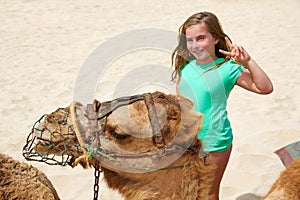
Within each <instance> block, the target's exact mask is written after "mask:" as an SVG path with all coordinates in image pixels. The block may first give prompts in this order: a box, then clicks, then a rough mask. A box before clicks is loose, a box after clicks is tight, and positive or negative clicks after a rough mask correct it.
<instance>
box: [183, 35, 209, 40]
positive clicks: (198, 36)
mask: <svg viewBox="0 0 300 200" xmlns="http://www.w3.org/2000/svg"><path fill="white" fill-rule="evenodd" d="M185 37H186V39H193V38H191V37H188V36H185ZM200 37H206V35H205V34H199V35H197V36H196V39H198V38H200Z"/></svg>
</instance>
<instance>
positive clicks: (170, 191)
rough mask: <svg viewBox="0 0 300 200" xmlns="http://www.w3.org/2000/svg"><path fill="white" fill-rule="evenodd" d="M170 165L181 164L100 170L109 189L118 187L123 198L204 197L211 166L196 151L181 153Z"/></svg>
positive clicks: (208, 185) (209, 182)
mask: <svg viewBox="0 0 300 200" xmlns="http://www.w3.org/2000/svg"><path fill="white" fill-rule="evenodd" d="M173 166H183V167H182V168H173V169H166V170H157V171H151V172H145V173H127V172H115V171H111V170H108V169H103V171H104V179H105V180H106V182H107V184H108V186H109V187H110V188H113V189H117V190H119V192H120V193H121V194H122V195H124V196H125V197H126V199H141V198H140V197H139V195H140V194H141V193H143V198H142V199H151V198H153V195H155V197H157V199H159V198H160V199H176V198H177V199H197V198H195V197H199V196H202V195H203V199H205V198H204V197H205V196H207V193H208V189H209V187H210V184H211V181H212V177H213V167H212V166H210V165H209V166H206V165H205V164H204V161H203V160H202V159H200V158H199V157H198V154H196V153H193V154H191V153H185V154H184V155H183V156H182V157H180V158H179V159H177V160H176V161H175V162H174V163H172V165H170V166H169V167H170V168H171V167H173ZM191 188H192V189H191ZM178 191H180V192H179V193H178ZM175 194H176V196H174V195H175ZM199 199H202V198H199Z"/></svg>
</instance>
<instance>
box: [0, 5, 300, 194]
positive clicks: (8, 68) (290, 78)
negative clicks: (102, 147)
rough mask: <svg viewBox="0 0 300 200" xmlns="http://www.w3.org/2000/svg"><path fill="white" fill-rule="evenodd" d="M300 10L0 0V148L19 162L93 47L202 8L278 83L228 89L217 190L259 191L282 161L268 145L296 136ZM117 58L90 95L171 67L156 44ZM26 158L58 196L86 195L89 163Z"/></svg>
mask: <svg viewBox="0 0 300 200" xmlns="http://www.w3.org/2000/svg"><path fill="white" fill-rule="evenodd" d="M299 9H300V2H299V1H298V0H286V1H279V0H261V1H258V0H249V1H244V0H228V1H221V0H210V1H199V0H198V1H196V0H186V1H178V0H173V1H158V0H151V1H150V0H149V1H147V0H130V1H129V0H124V1H117V0H110V1H92V0H88V1H86V0H72V1H71V0H65V1H58V0H43V1H38V0H10V1H5V0H1V1H0V20H1V26H0V29H1V31H0V43H1V45H0V116H1V122H0V151H1V152H2V153H6V154H8V155H10V156H13V157H14V158H15V159H18V160H21V161H25V160H24V158H23V157H22V155H21V152H22V147H23V145H24V144H25V140H26V137H27V135H28V134H29V132H30V130H31V127H32V125H33V123H34V122H35V121H36V120H37V119H38V118H39V117H40V116H41V115H43V114H44V113H49V112H52V111H54V110H55V109H56V108H58V107H63V106H66V105H68V104H69V103H70V102H71V101H72V100H73V99H74V94H75V93H76V84H77V83H78V76H79V74H80V72H81V69H82V66H84V64H85V63H86V60H88V59H87V58H88V57H89V56H90V55H91V54H92V52H94V51H95V50H96V48H97V47H99V46H101V45H103V44H104V43H105V42H111V41H112V40H114V38H115V37H116V36H118V35H120V34H122V33H126V32H128V31H132V30H136V29H145V28H153V27H155V28H157V29H160V30H170V31H175V32H176V31H177V30H178V27H179V26H180V25H181V24H182V23H183V21H184V20H185V19H186V18H187V17H188V16H190V15H191V14H193V13H195V12H198V11H205V10H206V11H212V12H214V13H215V14H216V15H217V16H218V17H219V19H220V21H221V22H222V25H223V28H224V30H225V32H226V33H227V34H228V35H229V36H230V37H231V39H232V40H233V41H234V43H238V44H241V45H243V46H244V47H245V48H246V49H247V50H248V52H249V53H250V54H251V55H252V57H253V58H255V60H256V61H257V62H258V63H259V64H260V65H261V66H262V67H263V68H264V70H265V71H266V72H267V73H268V74H269V76H270V77H271V79H272V81H273V83H274V87H275V90H274V92H273V93H272V94H271V95H268V96H259V95H256V94H251V93H249V92H247V91H245V90H243V89H241V88H238V87H236V88H235V89H234V91H233V92H232V95H231V97H230V99H229V106H228V110H229V114H230V119H231V122H232V127H233V129H234V150H233V153H232V157H231V160H230V162H229V164H228V169H227V171H226V173H225V176H224V181H223V182H222V188H221V199H222V200H232V199H235V198H236V197H237V196H239V195H241V194H243V193H248V192H250V193H256V194H265V193H266V192H267V191H268V189H269V188H270V185H271V184H272V183H273V182H274V181H275V179H276V178H277V177H278V175H279V173H280V171H282V170H283V169H284V167H283V165H282V163H281V162H280V160H279V158H278V157H277V156H276V155H275V154H274V153H273V152H274V150H276V149H278V148H280V147H282V146H284V145H287V144H289V143H292V142H294V141H297V140H299V139H300V105H299V99H300V86H299V85H300V80H299V77H300V69H299V67H300V59H299V54H300V49H299V44H300V23H299V21H298V20H299V18H300V12H299ZM144 33H145V32H143V34H144ZM131 39H132V38H131ZM144 40H145V41H142V43H143V42H146V41H147V40H149V38H147V37H145V38H144ZM170 40H174V41H175V40H176V38H170ZM133 41H134V39H133ZM124 42H125V41H119V43H117V44H114V45H115V46H114V45H112V46H111V48H108V53H110V55H113V52H114V48H115V49H116V50H118V49H119V48H120V46H123V45H124ZM109 44H110V43H109ZM125 46H126V45H125ZM150 47H151V46H150ZM128 48H131V47H128ZM131 50H132V49H131ZM135 50H136V49H135ZM114 59H115V60H113V62H111V63H110V66H109V68H108V70H106V71H105V73H104V74H101V78H102V79H101V81H100V82H99V83H97V84H98V85H97V86H96V89H95V90H93V91H94V96H95V97H96V98H97V99H100V100H104V99H109V98H111V97H112V96H113V95H112V91H115V90H118V88H117V87H118V82H119V81H120V80H122V78H124V77H126V76H127V75H128V74H130V73H131V72H134V69H136V68H137V67H141V66H143V65H150V64H155V65H161V66H165V67H169V66H170V52H167V51H163V50H161V49H160V50H159V49H154V48H150V49H139V50H136V51H134V52H127V53H126V54H122V55H119V56H118V55H116V57H115V58H114ZM143 78H144V77H141V79H140V80H139V81H138V83H139V84H141V83H142V82H143ZM83 81H85V80H83ZM126 81H127V82H126V84H129V85H130V83H131V82H130V81H128V80H126ZM134 81H136V80H132V84H133V85H134V83H133V82H134ZM135 87H136V86H135ZM156 89H164V87H163V86H162V85H160V86H157V85H155V79H154V83H153V85H152V86H151V84H150V85H148V86H147V87H143V89H140V88H135V92H140V91H142V90H148V91H153V90H156ZM30 163H31V164H32V165H34V166H36V167H38V168H39V169H41V170H43V171H44V172H45V173H46V174H47V175H48V177H49V178H50V180H51V181H52V183H53V184H54V186H55V187H56V189H57V191H58V193H59V196H60V197H61V199H63V200H71V199H92V196H93V181H94V180H93V179H94V177H93V170H83V169H81V168H76V169H71V168H70V167H60V166H57V167H53V166H47V165H46V164H44V163H35V162H30ZM100 190H101V191H100V193H101V194H100V198H101V199H103V200H108V199H121V198H120V197H118V195H117V193H116V192H114V191H111V190H109V189H107V188H106V187H105V185H104V184H103V183H101V189H100Z"/></svg>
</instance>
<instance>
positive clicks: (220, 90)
mask: <svg viewBox="0 0 300 200" xmlns="http://www.w3.org/2000/svg"><path fill="white" fill-rule="evenodd" d="M223 61H224V58H218V59H217V60H215V61H214V62H212V63H209V64H204V65H202V64H198V63H196V60H192V61H190V62H189V63H188V64H186V65H185V66H184V67H183V69H182V70H181V74H180V83H179V90H180V93H181V94H182V95H184V96H187V97H189V98H190V99H192V100H193V101H194V109H195V110H197V111H199V112H201V113H202V114H204V119H203V124H202V127H201V130H200V132H199V133H198V139H201V140H202V141H203V142H204V150H205V151H208V152H221V151H225V150H226V149H228V148H229V147H230V145H231V143H232V139H233V136H232V129H231V126H230V122H229V119H228V115H227V110H226V106H227V99H228V97H229V94H230V91H231V90H232V89H233V87H234V85H235V83H236V80H237V78H238V77H239V75H240V74H241V72H242V69H243V67H242V66H240V65H238V64H237V63H235V62H234V61H233V60H229V61H226V62H225V63H223V64H222V65H221V66H219V67H217V68H213V69H210V70H207V69H209V68H210V67H212V66H214V65H216V64H219V63H221V62H223Z"/></svg>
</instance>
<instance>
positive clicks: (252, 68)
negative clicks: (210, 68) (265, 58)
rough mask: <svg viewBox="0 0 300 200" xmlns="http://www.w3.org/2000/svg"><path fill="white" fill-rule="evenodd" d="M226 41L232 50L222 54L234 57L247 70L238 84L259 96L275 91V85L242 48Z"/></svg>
mask: <svg viewBox="0 0 300 200" xmlns="http://www.w3.org/2000/svg"><path fill="white" fill-rule="evenodd" d="M225 40H226V43H227V45H228V46H229V48H230V52H228V51H224V50H220V52H221V53H223V54H224V55H226V56H230V57H232V58H233V59H234V60H235V62H236V63H238V64H240V65H242V66H243V67H245V68H246V69H244V70H243V71H242V73H241V74H240V76H239V78H238V79H237V81H236V84H237V85H238V86H240V87H242V88H244V89H247V90H249V91H252V92H255V93H258V94H270V93H271V92H272V91H273V84H272V82H271V80H270V79H269V77H268V75H267V74H266V73H265V72H264V71H263V70H262V68H261V67H260V66H259V65H258V64H257V63H256V62H255V61H254V60H253V59H252V58H251V57H250V55H249V54H248V53H247V52H246V50H245V49H244V48H243V47H242V46H238V45H233V44H232V43H231V42H230V40H229V39H228V38H227V37H226V38H225Z"/></svg>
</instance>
